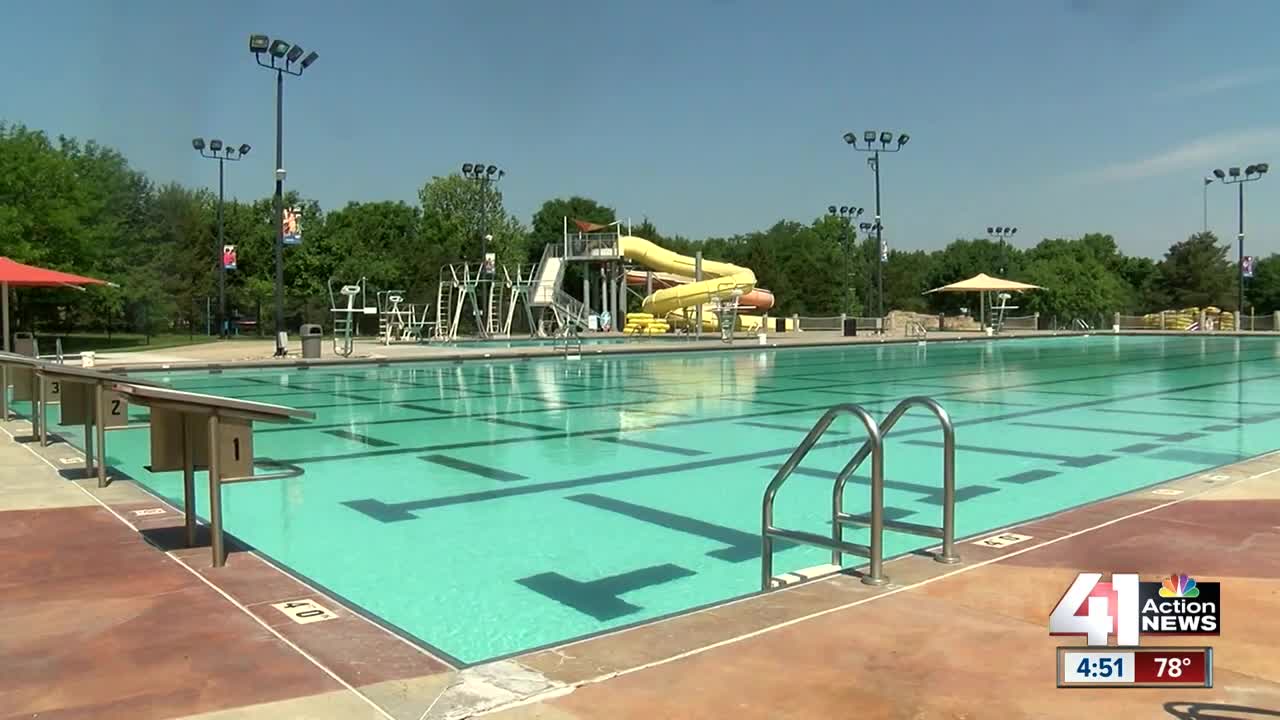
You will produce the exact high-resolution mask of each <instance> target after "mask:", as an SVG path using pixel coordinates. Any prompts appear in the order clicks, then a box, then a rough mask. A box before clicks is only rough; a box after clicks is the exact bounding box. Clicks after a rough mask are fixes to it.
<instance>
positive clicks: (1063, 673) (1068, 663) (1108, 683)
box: [1058, 647, 1213, 688]
mask: <svg viewBox="0 0 1280 720" xmlns="http://www.w3.org/2000/svg"><path fill="white" fill-rule="evenodd" d="M1058 687H1060V688H1100V687H1145V688H1171V687H1179V688H1211V687H1213V648H1208V647H1145V648H1143V647H1135V648H1079V647H1060V648H1058Z"/></svg>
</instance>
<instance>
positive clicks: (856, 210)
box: [827, 205, 866, 311]
mask: <svg viewBox="0 0 1280 720" xmlns="http://www.w3.org/2000/svg"><path fill="white" fill-rule="evenodd" d="M865 210H866V208H860V207H857V206H854V205H841V206H840V207H839V208H837V207H836V206H835V205H828V206H827V213H828V214H829V215H831V216H832V217H836V216H838V217H839V218H840V225H841V227H840V244H841V245H842V246H843V247H842V249H843V250H844V265H845V268H844V295H845V303H846V305H845V308H844V309H846V310H847V309H849V306H848V303H849V301H850V300H851V299H852V295H853V292H854V290H853V288H852V287H850V285H849V280H850V278H852V277H853V249H854V243H853V240H852V238H851V237H850V235H851V231H852V229H853V222H854V220H856V219H857V218H860V217H862V213H863V212H864V211H865ZM842 311H843V310H842Z"/></svg>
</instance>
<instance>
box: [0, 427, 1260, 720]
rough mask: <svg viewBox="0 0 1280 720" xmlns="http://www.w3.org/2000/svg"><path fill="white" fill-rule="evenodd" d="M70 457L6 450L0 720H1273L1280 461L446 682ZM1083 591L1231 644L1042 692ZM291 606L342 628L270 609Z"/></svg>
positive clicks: (1, 494) (0, 438)
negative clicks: (1119, 593) (875, 581)
mask: <svg viewBox="0 0 1280 720" xmlns="http://www.w3.org/2000/svg"><path fill="white" fill-rule="evenodd" d="M18 426H19V424H18V423H7V424H6V425H5V427H6V428H7V429H8V430H9V431H10V432H13V433H18V434H20V433H21V430H20V429H19V428H18ZM33 451H36V452H40V453H41V454H42V455H43V456H44V457H47V458H49V460H50V461H51V462H49V463H46V461H44V460H41V459H39V458H37V457H36V455H35V454H33ZM72 455H74V451H73V450H72V449H71V448H69V447H68V446H66V445H62V444H55V445H52V446H50V447H49V448H43V449H41V448H39V447H37V446H31V445H27V446H23V445H19V444H17V443H14V442H12V441H11V440H10V437H9V436H7V435H0V539H2V540H3V542H0V589H2V592H0V617H4V618H5V633H4V636H3V639H2V640H0V665H2V666H3V667H5V668H6V672H4V673H0V708H3V712H2V713H0V717H12V718H19V717H22V718H30V717H35V716H36V715H37V714H38V715H39V716H40V717H58V718H77V717H84V718H95V719H97V718H117V717H118V718H129V719H130V720H145V719H147V718H172V717H197V718H202V719H203V720H214V719H222V720H229V719H230V718H240V719H242V720H256V719H258V718H264V719H265V718H272V719H274V718H288V717H299V718H317V719H324V718H335V719H336V718H343V719H348V718H395V719H397V720H399V718H408V719H411V720H418V719H419V718H422V717H424V711H426V710H427V709H428V707H430V708H431V712H430V713H428V714H426V715H425V717H427V718H462V717H471V716H474V715H475V714H477V713H481V712H484V711H487V710H492V711H494V712H492V713H491V714H490V715H489V716H490V717H494V718H505V719H506V720H514V719H519V718H547V719H551V720H582V719H586V718H608V719H609V720H626V719H628V718H636V719H637V720H638V719H640V718H644V719H645V720H649V719H651V718H699V719H703V718H720V717H733V718H761V719H762V720H763V719H765V718H768V719H769V720H775V719H777V718H797V719H798V718H806V719H807V718H814V717H849V716H850V713H851V708H856V715H857V717H859V718H913V719H915V718H920V719H928V718H955V717H975V718H987V717H991V718H1002V719H1003V718H1009V719H1016V718H1028V719H1030V718H1036V719H1040V718H1077V717H1082V716H1095V717H1106V718H1111V717H1116V718H1120V717H1123V718H1188V719H1189V718H1201V719H1207V718H1214V717H1228V716H1230V717H1237V716H1239V715H1238V713H1240V712H1252V713H1253V715H1252V716H1250V715H1245V716H1244V717H1276V716H1280V659H1277V658H1276V656H1275V653H1274V648H1275V647H1280V530H1277V520H1276V518H1277V517H1280V454H1273V455H1268V456H1264V457H1261V458H1255V459H1252V460H1248V461H1245V462H1241V463H1236V464H1234V465H1231V466H1229V467H1226V468H1221V469H1218V470H1215V471H1213V473H1211V474H1210V473H1197V474H1195V475H1191V476H1187V477H1185V478H1180V479H1178V480H1175V481H1171V482H1170V483H1167V484H1165V485H1164V486H1162V487H1160V488H1155V489H1156V490H1160V491H1161V493H1160V494H1157V493H1154V492H1152V490H1153V488H1147V489H1144V490H1142V491H1139V492H1135V493H1133V494H1130V495H1127V496H1122V497H1120V498H1116V499H1113V500H1108V501H1105V502H1101V503H1096V504H1094V505H1089V506H1085V507H1081V508H1076V509H1074V510H1071V511H1067V512H1064V513H1060V514H1057V515H1054V516H1050V517H1047V518H1041V519H1039V520H1035V521H1031V522H1028V523H1024V524H1023V525H1020V526H1018V527H1015V528H1010V529H1009V530H1008V531H1009V532H1016V533H1019V534H1022V535H1027V536H1030V539H1028V540H1025V541H1023V542H1021V543H1018V544H1015V545H1012V546H1009V547H1006V548H1003V549H994V548H990V547H985V546H978V545H975V544H974V543H973V539H969V540H968V541H966V542H963V543H961V544H960V550H961V553H962V555H963V557H964V564H963V565H960V566H944V565H940V564H937V563H934V562H932V561H930V560H928V559H926V558H923V557H920V556H908V557H905V558H901V559H898V560H894V561H891V562H888V563H886V572H887V574H888V575H889V577H890V579H891V581H892V583H891V584H890V585H888V586H886V587H881V588H872V587H869V586H866V585H863V584H861V583H860V582H858V581H857V579H856V578H854V577H851V576H850V575H843V574H842V575H835V576H830V577H827V578H824V579H820V580H815V581H811V582H808V583H804V584H801V585H797V586H794V587H792V588H788V589H786V590H782V591H779V592H774V593H770V594H768V595H764V596H757V597H752V598H748V599H745V600H740V601H737V602H733V603H729V604H725V605H718V606H715V607H712V608H709V609H705V610H701V611H698V612H694V613H689V614H685V615H681V616H677V617H675V618H671V619H668V620H664V621H660V622H655V623H650V624H647V625H641V626H638V627H636V628H632V629H629V630H623V631H619V632H615V633H611V634H606V635H602V636H598V637H594V638H591V639H587V640H583V641H580V642H575V643H571V644H568V645H565V646H561V647H557V648H554V649H547V650H540V651H535V652H530V653H526V654H524V655H521V656H518V657H515V658H512V659H508V660H504V661H499V662H495V663H490V664H487V665H482V666H477V667H473V668H469V669H466V670H463V671H461V672H458V671H455V670H454V669H452V668H450V667H449V666H448V665H447V664H446V663H444V662H442V661H441V660H439V659H437V658H434V657H432V656H431V655H430V654H429V653H427V652H425V651H423V650H422V649H420V648H418V647H416V646H414V645H411V644H410V643H408V642H406V641H404V640H402V639H401V638H399V637H397V636H395V635H394V634H392V633H391V632H388V631H387V630H385V629H383V628H381V627H379V626H377V625H374V624H373V623H371V622H369V621H367V620H365V619H363V618H362V617H360V616H359V615H357V614H355V613H353V612H351V611H350V610H348V609H347V608H345V607H343V606H342V605H341V604H340V603H338V602H336V601H334V600H332V599H330V598H328V597H326V596H324V595H323V594H322V593H320V592H317V591H315V590H313V589H312V588H310V587H308V586H306V585H304V584H302V583H300V582H299V581H298V580H296V579H295V578H293V577H292V576H290V575H288V574H285V573H283V572H281V571H279V570H278V569H276V568H275V567H274V566H272V565H271V564H270V563H268V562H266V561H264V560H263V559H261V558H259V557H258V556H257V555H256V554H254V553H251V552H233V553H232V554H231V555H230V557H229V560H228V564H227V566H226V567H225V568H219V569H214V568H212V567H210V562H209V550H208V548H207V547H204V546H198V547H194V548H183V547H181V544H182V543H181V542H180V539H181V532H180V524H181V515H180V513H178V512H176V511H175V510H174V509H173V508H172V507H171V506H169V505H167V504H166V503H164V502H163V501H161V500H158V499H157V498H155V497H154V496H153V495H151V494H149V493H147V492H145V491H143V490H142V489H140V488H139V487H137V486H135V485H134V484H133V483H131V482H127V481H123V482H116V483H113V484H112V486H110V487H108V488H105V489H103V490H99V489H97V488H96V487H95V483H94V482H93V481H92V480H89V481H73V480H67V479H62V478H60V477H58V475H57V474H56V473H55V472H54V469H53V468H54V467H56V466H57V465H58V458H59V457H60V456H61V457H70V456H72ZM1170 493H1177V494H1170ZM108 508H109V510H108ZM113 513H114V515H113ZM121 519H123V520H124V522H122V520H121ZM143 536H148V537H150V539H151V540H153V541H154V542H155V543H156V544H155V545H153V544H150V543H148V542H146V541H145V540H144V537H143ZM203 542H205V540H204V538H203V537H202V538H201V542H200V543H198V545H200V544H202V543H203ZM157 545H158V546H160V547H157ZM161 547H163V548H172V551H171V552H163V551H162V550H161ZM788 569H790V568H780V570H788ZM1083 571H1098V572H1111V571H1131V572H1140V573H1143V574H1144V575H1145V576H1148V577H1157V576H1164V575H1167V574H1169V573H1170V572H1187V573H1188V574H1191V575H1193V576H1196V577H1207V578H1212V579H1215V580H1220V581H1221V582H1222V587H1223V605H1224V611H1223V617H1224V625H1223V634H1222V635H1221V637H1216V638H1200V639H1195V640H1196V641H1195V642H1187V640H1188V639H1187V638H1171V639H1170V640H1169V641H1168V642H1159V641H1157V642H1155V643H1151V642H1149V640H1148V639H1145V638H1144V644H1178V645H1187V644H1210V645H1213V646H1214V648H1215V660H1216V667H1215V669H1214V676H1215V687H1214V688H1213V689H1208V690H1187V689H1177V690H1127V691H1122V692H1105V691H1098V690H1059V689H1056V687H1055V685H1054V677H1053V674H1054V661H1053V657H1054V651H1053V648H1054V647H1055V646H1057V645H1059V644H1062V645H1071V644H1080V643H1079V641H1075V639H1073V638H1052V637H1050V636H1049V635H1048V634H1047V627H1046V622H1047V617H1048V613H1049V610H1050V608H1052V606H1053V605H1054V604H1055V603H1056V602H1057V600H1058V598H1059V597H1060V596H1061V594H1062V592H1063V590H1064V589H1065V588H1066V586H1067V585H1068V584H1069V582H1070V580H1071V579H1072V578H1073V577H1074V575H1075V574H1076V573H1077V572H1083ZM300 600H310V601H312V602H315V603H317V604H318V605H319V606H320V607H321V608H323V609H325V610H328V611H329V612H330V613H332V614H333V615H334V616H335V617H334V618H333V619H329V620H323V621H320V622H309V623H299V622H297V621H295V619H292V618H291V617H290V616H289V615H287V614H285V612H284V611H282V610H281V609H278V608H276V607H273V604H278V603H284V602H288V601H300ZM1205 641H1210V642H1205ZM55 688H56V690H55ZM521 702H524V703H525V704H518V703H521ZM1229 706H1230V707H1232V708H1239V709H1231V710H1228V707H1229ZM1227 712H1231V713H1235V714H1232V715H1223V714H1222V713H1227ZM6 713H7V714H6Z"/></svg>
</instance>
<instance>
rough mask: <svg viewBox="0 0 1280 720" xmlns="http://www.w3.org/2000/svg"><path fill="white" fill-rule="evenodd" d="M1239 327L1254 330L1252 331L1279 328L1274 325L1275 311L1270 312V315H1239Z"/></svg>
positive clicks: (1270, 330)
mask: <svg viewBox="0 0 1280 720" xmlns="http://www.w3.org/2000/svg"><path fill="white" fill-rule="evenodd" d="M1240 329H1241V330H1247V331H1249V332H1254V331H1261V332H1272V331H1275V330H1280V328H1277V327H1276V314H1275V313H1272V314H1270V315H1241V316H1240Z"/></svg>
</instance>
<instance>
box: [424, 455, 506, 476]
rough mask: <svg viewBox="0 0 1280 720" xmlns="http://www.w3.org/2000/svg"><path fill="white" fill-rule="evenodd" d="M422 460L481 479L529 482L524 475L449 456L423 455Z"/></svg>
mask: <svg viewBox="0 0 1280 720" xmlns="http://www.w3.org/2000/svg"><path fill="white" fill-rule="evenodd" d="M421 459H423V460H426V461H427V462H429V463H435V464H436V465H443V466H445V467H447V468H453V469H454V470H461V471H462V472H467V473H471V474H472V475H479V476H480V477H485V478H489V479H490V480H497V481H499V482H513V481H515V480H528V478H526V477H525V476H524V475H517V474H516V473H513V472H507V471H506V470H499V469H497V468H491V467H488V466H486V465H478V464H476V463H473V462H467V461H466V460H461V459H459V458H455V457H450V456H448V455H423V456H422V458H421Z"/></svg>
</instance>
